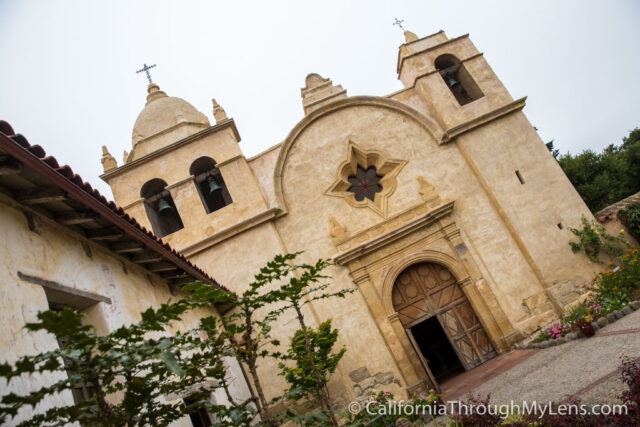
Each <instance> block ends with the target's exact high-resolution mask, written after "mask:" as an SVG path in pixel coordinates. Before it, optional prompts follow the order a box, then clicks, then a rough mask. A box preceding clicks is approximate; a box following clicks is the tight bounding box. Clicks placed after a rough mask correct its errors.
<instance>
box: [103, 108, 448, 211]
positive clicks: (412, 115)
mask: <svg viewBox="0 0 640 427" xmlns="http://www.w3.org/2000/svg"><path fill="white" fill-rule="evenodd" d="M354 107H374V108H380V109H384V110H391V111H394V112H396V113H398V114H401V115H403V116H404V117H406V118H407V119H408V120H412V121H413V122H415V123H417V124H418V125H419V126H420V127H421V128H423V129H424V130H425V131H426V132H427V133H428V134H429V135H430V136H431V137H433V138H434V140H436V141H439V140H440V139H441V137H442V130H441V128H440V126H439V125H438V124H437V123H436V122H434V121H433V120H432V119H430V118H429V117H427V116H425V115H424V114H422V113H420V112H419V111H417V110H415V109H413V108H411V107H410V106H408V105H406V104H404V103H402V102H399V101H396V100H393V99H388V98H381V97H374V96H353V97H350V98H345V99H340V100H337V101H334V102H331V103H329V104H327V105H323V106H321V107H320V108H318V109H317V110H315V111H313V112H312V113H309V114H308V115H306V116H305V117H304V118H303V119H302V120H301V121H300V122H298V124H297V125H296V126H294V128H293V129H292V130H291V132H289V135H288V136H287V138H286V139H285V140H284V142H283V143H282V147H281V148H280V153H279V154H278V159H277V161H276V165H275V169H274V174H273V190H274V193H275V197H276V206H277V208H278V209H279V210H280V216H281V215H286V214H287V205H286V201H285V200H284V194H283V189H282V177H283V174H284V167H285V164H286V162H287V157H288V156H289V152H290V150H291V147H292V146H293V144H295V142H296V140H297V139H298V137H299V136H300V135H302V133H303V132H304V131H305V129H307V128H308V127H309V126H312V125H313V124H314V123H315V121H316V120H319V119H321V118H323V117H326V116H329V115H331V114H333V113H335V112H338V111H340V110H343V109H347V108H354ZM104 176H105V175H102V177H104Z"/></svg>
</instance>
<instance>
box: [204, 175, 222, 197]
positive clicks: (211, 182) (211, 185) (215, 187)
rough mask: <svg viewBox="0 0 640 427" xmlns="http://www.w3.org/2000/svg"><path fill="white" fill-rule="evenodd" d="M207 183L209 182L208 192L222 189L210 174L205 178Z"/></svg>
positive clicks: (211, 192)
mask: <svg viewBox="0 0 640 427" xmlns="http://www.w3.org/2000/svg"><path fill="white" fill-rule="evenodd" d="M207 183H208V184H209V194H213V193H215V192H216V191H219V190H222V187H220V185H218V181H216V179H215V178H214V177H212V176H210V177H209V178H207Z"/></svg>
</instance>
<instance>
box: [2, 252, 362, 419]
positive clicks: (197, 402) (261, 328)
mask: <svg viewBox="0 0 640 427" xmlns="http://www.w3.org/2000/svg"><path fill="white" fill-rule="evenodd" d="M298 255H299V254H298V253H296V254H287V255H277V256H276V257H275V258H274V259H273V260H272V261H270V262H269V263H267V265H266V266H265V267H263V268H261V269H260V272H259V273H258V274H256V275H255V276H254V281H253V282H252V283H250V284H249V286H248V287H247V289H246V290H245V291H244V292H242V293H233V292H228V291H225V290H222V289H219V288H215V287H212V286H209V285H206V284H203V283H201V282H197V283H192V284H190V285H187V286H185V290H188V291H190V292H191V294H190V295H189V296H188V297H186V298H183V299H180V300H178V301H176V302H170V303H166V304H163V305H162V306H161V307H159V308H158V309H151V308H150V309H148V310H146V311H144V312H143V313H142V314H141V317H142V320H141V321H140V322H138V323H136V324H133V325H128V326H122V327H120V328H119V329H117V330H115V331H112V332H111V333H109V334H108V335H104V336H98V335H97V334H96V333H95V331H94V329H93V328H92V327H91V326H89V325H84V324H83V322H82V314H81V313H78V312H76V311H73V310H71V309H68V308H66V309H64V310H62V311H50V310H49V311H44V312H41V313H39V314H38V320H39V321H38V322H35V323H29V324H27V325H26V329H28V330H29V331H45V332H48V333H50V334H52V335H54V336H55V337H56V339H57V340H58V341H59V342H64V343H66V344H65V345H63V346H62V347H60V348H57V349H55V350H52V351H48V352H43V353H40V354H37V355H34V356H24V357H22V358H21V359H19V360H18V361H16V362H15V363H13V364H9V363H2V364H0V378H4V380H6V381H7V382H8V384H9V385H11V381H14V380H17V379H18V378H19V377H21V376H23V375H31V374H49V375H48V376H47V378H49V379H51V381H49V383H48V384H47V385H45V386H42V387H40V388H39V389H38V390H35V391H33V392H30V393H26V394H24V395H18V394H16V393H8V394H5V395H4V396H2V397H1V398H0V423H4V422H7V421H9V420H12V419H14V418H15V417H16V416H17V415H18V413H19V411H20V410H21V409H22V408H25V407H29V406H30V407H32V408H36V406H37V405H39V404H41V403H44V402H46V401H47V398H49V397H51V396H53V395H55V394H57V393H60V392H68V390H71V389H73V388H74V387H75V386H77V385H78V384H92V385H94V386H95V387H93V388H92V390H93V395H92V396H90V397H89V398H88V399H86V400H83V401H81V402H79V403H78V404H76V405H73V406H64V407H53V408H50V409H48V410H46V411H44V412H38V413H36V414H34V415H32V416H31V418H30V419H28V420H26V421H24V422H23V423H22V425H25V426H36V425H38V426H39V425H63V424H67V423H73V422H79V423H81V424H83V425H102V426H115V425H117V426H120V425H127V426H133V425H154V426H155V425H167V424H170V423H171V422H173V421H175V420H177V419H179V418H182V417H184V416H186V415H188V414H190V413H193V412H196V411H198V410H201V409H203V410H206V411H207V412H208V413H209V414H211V415H214V416H215V417H216V420H217V422H216V423H217V424H216V425H221V426H225V425H229V426H231V425H256V424H262V425H268V426H274V425H277V424H278V421H279V420H281V421H282V420H285V421H287V420H288V421H294V422H299V423H302V424H314V425H327V424H330V425H334V426H335V425H337V421H336V419H335V416H334V414H333V412H332V410H331V409H330V407H329V404H330V400H329V395H328V391H327V387H326V385H327V382H328V381H329V377H330V375H331V374H332V373H333V372H334V371H335V369H336V367H337V364H338V362H339V360H340V358H341V357H342V355H343V354H344V352H345V349H341V350H339V351H338V353H336V354H332V348H333V346H334V344H335V342H336V340H337V338H338V331H337V330H335V329H331V322H330V321H327V322H324V323H322V324H320V325H319V327H318V329H317V330H314V329H313V328H311V327H308V326H306V323H305V319H304V314H303V307H304V306H305V305H306V304H308V303H310V302H312V301H317V300H321V299H326V298H332V297H345V296H346V295H347V294H348V293H350V292H353V289H346V290H337V291H334V292H326V291H325V290H326V288H327V287H328V286H329V284H327V283H321V281H322V280H323V279H326V278H327V276H324V275H323V274H322V271H323V270H324V269H325V268H326V267H327V266H328V265H329V262H328V261H327V260H319V261H318V262H316V263H315V264H301V265H295V264H293V261H294V260H295V258H296V257H297V256H298ZM210 304H217V305H218V306H219V307H220V306H222V307H224V308H225V314H224V315H221V316H217V315H216V316H214V315H209V316H203V317H201V318H200V320H199V324H198V326H197V327H196V328H193V329H190V330H187V331H182V332H172V331H173V330H174V329H175V327H176V323H177V322H179V321H180V320H181V319H182V316H183V315H184V314H185V313H186V312H188V311H190V310H193V309H196V308H200V307H204V306H208V305H210ZM289 310H293V311H295V314H296V318H297V320H298V323H299V324H300V327H301V328H300V329H299V330H298V331H297V332H296V334H295V335H294V337H293V338H292V340H291V347H290V348H289V349H288V350H287V351H286V352H285V353H284V354H283V353H282V352H280V351H278V346H279V345H280V343H279V342H278V341H277V340H275V339H272V338H271V330H272V325H273V323H274V322H275V321H277V320H278V318H279V317H280V316H281V315H282V314H283V313H285V312H287V311H289ZM229 357H232V358H235V359H237V360H238V361H240V362H241V363H242V364H244V365H245V366H246V367H247V368H248V370H249V373H250V376H251V379H252V382H253V385H254V386H255V388H256V391H257V394H258V396H257V397H255V398H254V397H250V398H248V399H246V400H245V401H241V402H238V401H236V400H234V397H233V396H232V393H231V392H230V389H229V381H230V375H229V372H228V366H227V364H226V363H225V362H224V360H225V358H229ZM266 357H270V358H275V359H279V360H285V361H293V362H294V363H295V364H296V368H291V369H292V371H290V372H291V375H290V377H288V378H289V379H290V380H291V381H290V384H295V386H294V387H292V388H291V389H290V390H289V393H286V394H285V395H283V396H281V397H277V398H275V399H272V400H270V401H268V400H267V398H266V396H265V393H264V391H263V389H262V383H261V379H260V377H259V376H258V374H257V372H258V365H259V362H260V360H261V359H263V358H266ZM289 368H290V367H287V369H289ZM297 368H299V369H300V370H299V371H295V373H294V370H295V369H297ZM51 373H54V374H55V373H57V375H51ZM298 384H302V387H298V386H297V385H298ZM220 389H222V390H224V393H225V394H226V396H227V400H228V403H227V404H225V405H222V404H219V405H218V404H214V403H212V402H211V400H210V397H211V393H212V392H213V391H214V390H220ZM293 389H295V392H294V390H293ZM296 394H297V395H296ZM304 394H313V395H314V396H315V397H317V398H318V402H319V403H320V405H321V407H322V408H321V411H320V412H317V413H314V414H293V413H291V412H290V411H285V412H283V413H280V414H275V413H272V405H273V404H274V403H275V402H277V401H279V400H282V399H294V398H296V397H297V396H301V395H304ZM258 415H259V416H260V417H259V418H257V416H258Z"/></svg>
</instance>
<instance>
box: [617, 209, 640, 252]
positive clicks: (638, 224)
mask: <svg viewBox="0 0 640 427" xmlns="http://www.w3.org/2000/svg"><path fill="white" fill-rule="evenodd" d="M618 218H620V222H622V225H624V226H625V227H626V229H627V231H628V232H629V234H631V236H632V237H633V238H634V239H636V240H637V241H639V242H640V203H632V204H630V205H629V206H627V207H626V208H624V209H620V211H619V212H618Z"/></svg>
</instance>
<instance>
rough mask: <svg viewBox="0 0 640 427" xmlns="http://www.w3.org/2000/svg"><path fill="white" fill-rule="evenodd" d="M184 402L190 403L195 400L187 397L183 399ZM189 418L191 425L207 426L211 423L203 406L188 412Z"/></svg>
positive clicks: (194, 426) (195, 426)
mask: <svg viewBox="0 0 640 427" xmlns="http://www.w3.org/2000/svg"><path fill="white" fill-rule="evenodd" d="M184 403H186V404H187V405H192V404H194V403H196V400H195V399H193V398H189V397H188V398H185V399H184ZM189 418H191V424H193V427H207V426H210V425H213V423H212V422H211V418H210V417H209V414H208V413H207V411H206V410H205V409H204V408H197V409H195V410H194V411H193V412H191V413H190V414H189Z"/></svg>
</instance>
